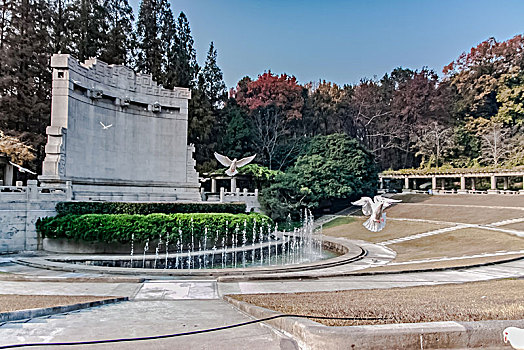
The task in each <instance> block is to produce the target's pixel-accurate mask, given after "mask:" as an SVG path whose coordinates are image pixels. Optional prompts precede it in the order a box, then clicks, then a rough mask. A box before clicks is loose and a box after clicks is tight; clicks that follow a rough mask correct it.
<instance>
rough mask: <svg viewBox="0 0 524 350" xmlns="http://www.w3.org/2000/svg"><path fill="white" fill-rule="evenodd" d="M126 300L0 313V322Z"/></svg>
mask: <svg viewBox="0 0 524 350" xmlns="http://www.w3.org/2000/svg"><path fill="white" fill-rule="evenodd" d="M128 300H129V297H118V298H111V299H104V300H98V301H91V302H89V303H79V304H72V305H63V306H55V307H46V308H40V309H28V310H18V311H11V312H2V313H0V322H10V321H17V320H25V319H29V318H35V317H41V316H48V315H55V314H61V313H65V312H71V311H75V310H80V309H87V308H90V307H95V306H100V305H106V304H113V303H118V302H120V301H128Z"/></svg>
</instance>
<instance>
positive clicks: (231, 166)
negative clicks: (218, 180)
mask: <svg viewBox="0 0 524 350" xmlns="http://www.w3.org/2000/svg"><path fill="white" fill-rule="evenodd" d="M256 156H257V155H256V154H255V155H253V156H251V157H245V158H242V159H240V160H237V159H236V158H235V159H233V160H231V159H229V158H228V157H226V156H223V155H221V154H218V153H217V152H215V158H216V159H217V160H218V161H219V162H220V164H222V165H223V166H225V167H228V169H227V170H226V174H227V175H229V176H235V175H236V174H237V173H238V171H237V169H238V168H240V167H243V166H244V165H248V164H249V163H251V161H252V160H253V159H255V157H256Z"/></svg>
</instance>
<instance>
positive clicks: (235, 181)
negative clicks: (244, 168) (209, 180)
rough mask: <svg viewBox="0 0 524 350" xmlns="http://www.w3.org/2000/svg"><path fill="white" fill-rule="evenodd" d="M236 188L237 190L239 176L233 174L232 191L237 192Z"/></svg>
mask: <svg viewBox="0 0 524 350" xmlns="http://www.w3.org/2000/svg"><path fill="white" fill-rule="evenodd" d="M236 190H237V178H236V177H234V176H233V177H232V178H231V192H236Z"/></svg>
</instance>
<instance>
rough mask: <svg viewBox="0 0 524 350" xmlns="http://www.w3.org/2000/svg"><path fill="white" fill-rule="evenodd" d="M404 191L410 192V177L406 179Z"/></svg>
mask: <svg viewBox="0 0 524 350" xmlns="http://www.w3.org/2000/svg"><path fill="white" fill-rule="evenodd" d="M404 190H405V191H406V192H409V177H407V176H406V177H405V178H404Z"/></svg>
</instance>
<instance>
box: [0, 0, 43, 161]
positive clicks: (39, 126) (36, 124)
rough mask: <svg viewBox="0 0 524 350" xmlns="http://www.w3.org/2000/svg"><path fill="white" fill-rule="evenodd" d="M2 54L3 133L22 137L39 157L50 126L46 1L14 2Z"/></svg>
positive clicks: (0, 119)
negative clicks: (46, 131)
mask: <svg viewBox="0 0 524 350" xmlns="http://www.w3.org/2000/svg"><path fill="white" fill-rule="evenodd" d="M6 9H7V10H8V11H7V12H5V14H6V15H7V16H8V17H6V18H9V19H10V22H9V26H8V27H7V30H6V31H5V32H4V34H5V35H4V37H3V39H2V42H1V45H2V51H1V54H0V61H1V68H0V129H2V130H4V131H6V132H8V133H10V134H12V135H14V136H19V138H20V140H21V141H23V142H25V143H27V144H29V145H32V146H33V147H34V148H35V149H36V150H37V155H38V156H40V159H39V161H36V164H38V165H39V164H40V162H41V160H42V159H41V158H42V155H43V145H44V143H45V137H44V135H45V128H46V126H47V125H49V122H50V120H49V119H50V111H51V108H50V100H51V71H50V69H49V58H50V56H51V54H52V46H51V44H50V43H51V35H50V34H51V33H50V29H51V21H50V18H51V11H50V7H49V4H48V3H47V2H46V1H45V0H13V1H12V2H11V3H10V4H9V5H8V7H7V8H6Z"/></svg>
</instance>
